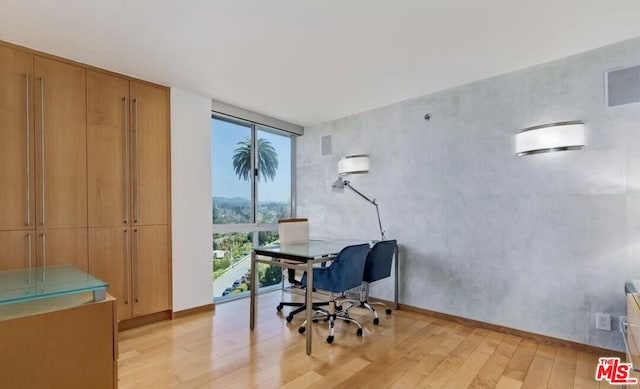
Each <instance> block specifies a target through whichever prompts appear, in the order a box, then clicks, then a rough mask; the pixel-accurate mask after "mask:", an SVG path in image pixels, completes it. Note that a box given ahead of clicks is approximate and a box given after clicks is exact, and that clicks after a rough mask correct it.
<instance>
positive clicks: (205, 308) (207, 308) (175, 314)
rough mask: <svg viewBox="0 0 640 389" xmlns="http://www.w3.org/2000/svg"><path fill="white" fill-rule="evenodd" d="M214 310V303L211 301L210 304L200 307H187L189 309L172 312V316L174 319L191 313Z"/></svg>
mask: <svg viewBox="0 0 640 389" xmlns="http://www.w3.org/2000/svg"><path fill="white" fill-rule="evenodd" d="M215 310H216V305H215V304H213V303H211V304H207V305H202V306H200V307H195V308H189V309H185V310H182V311H177V312H173V314H172V317H173V318H174V319H179V318H181V317H185V316H191V315H195V314H197V313H203V312H211V311H215Z"/></svg>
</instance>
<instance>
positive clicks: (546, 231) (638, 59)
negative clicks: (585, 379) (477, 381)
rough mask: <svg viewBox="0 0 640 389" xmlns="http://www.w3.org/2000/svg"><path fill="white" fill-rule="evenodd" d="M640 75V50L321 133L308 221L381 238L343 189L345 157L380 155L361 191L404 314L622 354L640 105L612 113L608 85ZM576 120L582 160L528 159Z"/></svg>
mask: <svg viewBox="0 0 640 389" xmlns="http://www.w3.org/2000/svg"><path fill="white" fill-rule="evenodd" d="M639 63H640V38H638V39H633V40H630V41H625V42H621V43H618V44H615V45H612V46H608V47H605V48H601V49H598V50H594V51H590V52H587V53H583V54H579V55H575V56H571V57H568V58H564V59H560V60H557V61H554V62H551V63H546V64H542V65H537V66H534V67H531V68H528V69H524V70H521V71H516V72H513V73H509V74H505V75H501V76H497V77H494V78H491V79H487V80H483V81H479V82H476V83H473V84H468V85H464V86H460V87H456V88H452V89H449V90H445V91H442V92H439V93H435V94H431V95H427V96H424V97H419V98H415V99H411V100H407V101H403V102H400V103H397V104H393V105H390V106H386V107H382V108H378V109H374V110H371V111H367V112H363V113H359V114H356V115H353V116H349V117H345V118H342V119H338V120H335V121H331V122H327V123H323V124H320V125H316V126H313V127H310V128H306V129H305V135H304V136H302V137H301V138H299V139H298V144H297V147H298V148H297V164H298V171H297V174H298V184H297V185H298V186H297V190H298V209H297V211H298V215H299V216H305V217H309V219H310V223H311V234H312V235H313V236H333V237H341V236H344V237H363V238H376V237H377V236H378V229H377V222H376V219H375V209H374V208H373V206H371V205H370V204H368V203H367V202H365V201H364V200H362V199H361V198H358V197H357V196H356V195H355V194H353V193H350V192H349V191H345V192H344V193H342V194H341V193H335V192H332V191H331V189H330V187H331V183H332V182H333V181H334V180H335V179H336V177H337V175H336V172H337V161H338V159H339V158H340V157H341V156H343V155H346V154H356V153H368V154H369V155H370V162H371V169H370V173H369V174H364V175H358V176H355V175H354V176H350V178H349V179H350V180H351V181H352V184H353V185H354V186H355V187H356V188H357V189H359V190H361V191H362V192H363V193H365V194H367V195H370V196H372V197H375V198H376V199H377V200H378V202H379V204H380V211H381V216H382V222H383V226H384V227H385V229H386V231H387V237H388V238H397V239H398V240H399V243H400V244H401V245H402V257H401V267H400V269H401V277H400V279H401V288H400V301H401V302H402V303H405V304H409V305H413V306H416V307H421V308H426V309H430V310H434V311H439V312H445V313H449V314H453V315H457V316H462V317H467V318H471V319H475V320H480V321H483V322H488V323H495V324H499V325H502V326H507V327H511V328H517V329H521V330H525V331H530V332H535V333H541V334H545V335H549V336H553V337H559V338H563V339H568V340H572V341H576V342H581V343H587V344H591V345H595V346H601V347H606V348H612V349H618V350H621V349H622V348H623V343H622V338H621V336H620V335H619V333H618V332H617V331H616V330H615V329H616V328H617V323H618V317H619V316H620V315H624V314H625V310H626V309H625V296H624V289H623V288H624V281H625V280H626V279H628V278H630V277H634V276H635V277H640V104H636V105H629V106H624V107H618V108H613V109H607V108H605V101H604V100H605V97H604V72H605V71H606V70H611V69H614V68H618V67H624V66H630V65H635V64H639ZM427 112H429V113H431V115H432V119H431V121H429V122H426V121H425V120H424V119H423V116H424V115H425V113H427ZM567 120H583V121H584V122H585V130H586V139H587V141H586V142H587V145H586V147H585V149H584V150H583V151H569V152H562V153H550V154H540V155H531V156H525V157H517V156H515V153H514V150H515V145H514V134H515V133H516V132H517V131H518V130H520V129H523V128H526V127H530V126H533V125H538V124H544V123H550V122H557V121H567ZM326 135H331V136H332V140H333V155H330V156H321V153H320V145H321V140H320V139H321V137H322V136H326ZM392 287H393V284H392V282H390V281H389V280H386V281H383V282H380V283H378V284H377V285H375V287H374V289H373V294H374V295H375V296H378V297H382V298H386V299H392V297H393V292H392V290H393V289H392ZM596 312H605V313H610V314H612V315H613V317H612V319H613V320H612V327H613V328H614V330H613V331H611V332H606V331H600V330H596V329H595V313H596Z"/></svg>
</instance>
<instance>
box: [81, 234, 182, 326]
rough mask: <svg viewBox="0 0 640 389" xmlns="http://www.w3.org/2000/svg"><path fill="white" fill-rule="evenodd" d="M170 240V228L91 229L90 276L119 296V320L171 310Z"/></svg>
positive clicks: (112, 293) (113, 294) (110, 292)
mask: <svg viewBox="0 0 640 389" xmlns="http://www.w3.org/2000/svg"><path fill="white" fill-rule="evenodd" d="M167 239H168V231H167V226H139V227H133V229H131V228H130V227H104V228H90V229H89V273H91V274H93V275H95V276H96V277H98V278H100V279H103V280H105V281H107V282H109V289H108V292H109V294H111V295H112V296H119V298H118V319H119V320H126V319H130V318H132V317H138V316H143V315H147V314H151V313H156V312H162V311H166V310H169V309H171V303H170V302H171V295H170V293H171V292H170V287H169V285H170V284H171V280H170V262H169V256H168V252H169V251H168V247H169V244H168V240H167Z"/></svg>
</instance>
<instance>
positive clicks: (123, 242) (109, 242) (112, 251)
mask: <svg viewBox="0 0 640 389" xmlns="http://www.w3.org/2000/svg"><path fill="white" fill-rule="evenodd" d="M89 273H91V274H93V275H94V276H96V277H98V278H99V279H101V280H105V281H107V282H108V283H109V289H108V290H107V293H109V294H110V295H112V296H114V297H117V299H118V302H117V306H118V320H126V319H130V318H131V317H132V313H133V311H132V308H131V307H132V305H133V304H132V302H131V230H130V229H129V228H128V227H104V228H89Z"/></svg>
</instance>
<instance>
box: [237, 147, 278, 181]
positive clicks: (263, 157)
mask: <svg viewBox="0 0 640 389" xmlns="http://www.w3.org/2000/svg"><path fill="white" fill-rule="evenodd" d="M257 148H258V178H262V179H263V180H264V181H266V180H267V179H270V180H272V181H273V179H274V178H275V177H276V171H277V170H278V153H277V152H276V149H275V148H273V145H272V144H271V142H269V141H268V140H266V139H264V138H259V139H258V143H257ZM233 170H234V172H235V173H236V175H237V176H238V178H239V179H241V180H245V181H248V180H249V177H250V176H249V174H250V173H251V138H246V139H245V140H243V141H240V142H238V147H237V148H236V149H235V150H234V151H233Z"/></svg>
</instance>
